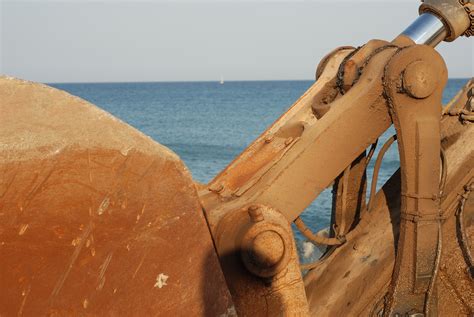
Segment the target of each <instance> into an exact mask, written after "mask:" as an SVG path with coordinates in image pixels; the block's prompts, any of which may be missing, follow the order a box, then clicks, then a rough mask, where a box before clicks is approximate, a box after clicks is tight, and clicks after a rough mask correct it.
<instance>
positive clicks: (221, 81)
mask: <svg viewBox="0 0 474 317" xmlns="http://www.w3.org/2000/svg"><path fill="white" fill-rule="evenodd" d="M219 83H220V84H221V85H224V76H222V75H221V80H220V82H219Z"/></svg>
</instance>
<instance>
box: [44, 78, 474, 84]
mask: <svg viewBox="0 0 474 317" xmlns="http://www.w3.org/2000/svg"><path fill="white" fill-rule="evenodd" d="M470 78H474V77H450V78H449V80H469V79H470ZM303 81H304V82H308V81H315V80H314V79H242V80H226V81H225V83H247V82H248V83H252V82H303ZM42 83H43V84H46V85H76V84H78V85H84V84H91V85H95V84H97V85H100V84H192V83H219V80H182V81H180V80H169V81H77V82H76V81H71V82H69V81H64V82H63V81H61V82H42Z"/></svg>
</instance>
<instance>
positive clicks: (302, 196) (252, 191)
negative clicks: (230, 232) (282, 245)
mask: <svg viewBox="0 0 474 317" xmlns="http://www.w3.org/2000/svg"><path fill="white" fill-rule="evenodd" d="M394 51H395V49H394V48H392V47H389V48H387V49H386V50H381V51H380V52H379V53H378V54H376V55H374V56H373V57H372V59H371V62H370V63H369V64H368V65H367V66H366V69H365V70H364V72H363V74H362V76H361V77H360V79H359V81H358V83H357V84H356V85H355V86H354V87H353V88H352V89H351V90H350V91H349V92H348V93H347V94H346V95H344V97H342V98H339V99H337V100H336V101H334V105H333V106H332V108H333V109H331V111H329V112H328V113H327V114H326V115H325V116H324V117H323V118H321V119H320V120H316V118H314V117H313V118H311V116H312V114H309V115H308V113H307V111H310V110H311V101H312V99H313V98H314V95H313V98H312V99H306V100H305V99H303V101H304V104H300V102H298V103H297V105H296V106H295V107H298V108H299V109H301V112H302V113H303V114H304V113H306V118H307V119H306V121H305V122H301V121H300V120H298V121H297V122H294V121H295V120H292V121H290V122H288V121H287V122H280V121H277V123H276V124H275V125H274V126H272V127H271V128H270V129H269V130H267V132H266V133H264V134H263V135H262V137H260V138H259V139H257V141H256V142H255V143H254V144H252V145H251V146H250V147H249V148H248V149H247V150H246V151H245V152H244V153H243V154H242V155H241V156H240V157H239V158H238V159H237V160H236V161H234V162H233V163H232V164H231V165H230V166H229V168H228V169H226V170H225V171H224V172H223V173H221V174H220V175H219V176H218V177H216V179H214V180H213V181H212V182H211V186H212V185H213V184H216V183H220V184H223V186H224V187H226V188H229V187H231V186H236V185H237V187H241V186H245V184H235V179H236V177H237V175H238V173H237V172H238V170H239V165H241V164H246V163H247V164H248V163H249V162H252V159H251V157H252V156H256V155H258V148H260V149H264V147H265V146H266V145H265V141H264V140H265V139H266V138H269V139H272V137H271V136H272V135H278V132H279V131H282V130H285V128H287V126H288V125H290V126H291V125H292V124H293V126H294V125H295V124H297V123H298V122H299V124H300V125H301V126H302V127H303V128H302V129H301V130H300V133H299V136H298V137H297V138H295V139H293V140H292V141H291V142H290V143H289V145H288V146H289V147H290V148H289V150H287V151H286V152H285V154H284V156H283V157H281V158H279V159H278V161H276V162H273V163H272V166H271V168H270V169H268V171H266V172H265V173H264V174H263V175H259V176H258V179H256V180H255V179H250V180H249V181H250V182H251V183H252V185H251V186H250V187H248V189H247V190H246V192H245V193H242V195H241V196H240V197H238V198H235V197H234V199H232V197H229V196H228V195H227V194H228V192H229V191H231V189H229V191H227V192H225V191H221V193H220V194H214V196H213V197H210V199H209V196H207V197H206V196H201V197H202V198H203V205H204V208H205V210H206V213H207V216H208V219H209V222H210V225H211V229H212V226H213V225H215V224H216V223H217V222H218V219H219V218H220V215H223V214H225V213H226V212H227V211H230V210H233V209H236V207H237V206H239V205H240V206H241V205H242V204H244V203H246V202H248V201H252V202H256V203H261V204H265V205H271V206H273V207H275V208H276V209H278V210H280V211H281V212H282V213H283V214H284V215H285V216H286V217H287V219H288V220H289V221H293V220H294V219H296V217H297V216H298V215H299V214H300V213H301V212H302V211H303V210H304V209H305V208H306V207H307V206H308V205H309V204H310V203H311V202H312V201H313V200H314V199H315V198H316V197H317V196H318V195H319V193H320V192H321V191H322V190H324V189H325V188H326V187H327V186H329V185H330V184H331V183H332V181H333V180H334V179H335V178H336V177H337V175H339V174H340V173H342V171H343V170H344V169H345V168H346V167H347V166H348V165H349V164H351V162H352V161H354V159H355V158H357V157H358V156H359V155H360V153H362V152H363V151H364V150H365V149H366V148H367V147H368V146H369V145H370V144H372V143H373V142H375V140H376V139H377V138H378V137H379V135H380V134H382V133H383V132H384V131H385V130H386V129H387V128H388V127H389V126H390V124H391V119H390V116H389V114H388V111H387V108H386V105H385V99H384V98H383V96H382V85H381V82H382V75H383V68H384V67H385V64H386V62H387V60H388V59H389V58H390V57H391V55H392V54H393V53H394ZM315 87H318V82H316V84H315V86H313V88H310V90H309V91H313V94H314V89H315ZM320 88H321V87H320ZM316 95H317V94H316ZM295 107H293V109H294V108H295ZM293 109H290V112H292V110H293ZM303 114H302V115H300V116H299V118H298V119H303ZM295 116H296V115H295ZM285 121H286V120H285ZM368 122H370V125H368V124H367V123H368ZM274 139H275V138H273V140H274ZM269 144H270V145H271V144H272V142H271V143H269ZM267 145H268V144H267ZM315 158H318V159H317V160H316V159H315ZM241 160H243V162H242V161H241ZM309 167H311V168H309ZM228 170H230V171H228ZM243 172H244V171H243ZM236 173H237V175H236Z"/></svg>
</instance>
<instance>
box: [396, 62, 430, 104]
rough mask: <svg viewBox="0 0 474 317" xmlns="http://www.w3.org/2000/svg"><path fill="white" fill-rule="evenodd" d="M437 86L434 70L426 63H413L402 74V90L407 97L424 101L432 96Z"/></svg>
mask: <svg viewBox="0 0 474 317" xmlns="http://www.w3.org/2000/svg"><path fill="white" fill-rule="evenodd" d="M437 85H438V78H437V76H436V73H435V70H434V69H433V67H431V66H430V65H429V64H428V63H427V62H424V61H417V62H413V63H411V64H410V65H408V66H407V68H405V71H404V73H403V88H404V89H405V91H406V92H407V93H408V95H409V96H411V97H413V98H416V99H425V98H427V97H429V96H431V95H432V94H433V92H434V91H435V89H436V87H437Z"/></svg>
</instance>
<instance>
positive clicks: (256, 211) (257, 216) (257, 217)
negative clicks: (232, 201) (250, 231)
mask: <svg viewBox="0 0 474 317" xmlns="http://www.w3.org/2000/svg"><path fill="white" fill-rule="evenodd" d="M248 213H249V216H250V219H251V220H252V221H253V222H260V221H263V220H265V219H264V218H263V214H262V211H261V210H260V208H259V207H258V206H257V205H253V206H250V207H249V209H248Z"/></svg>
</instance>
